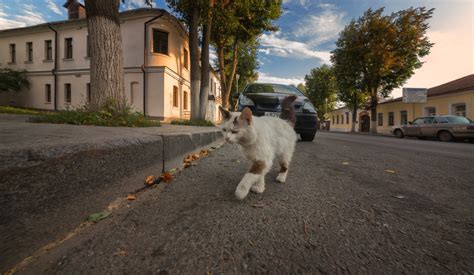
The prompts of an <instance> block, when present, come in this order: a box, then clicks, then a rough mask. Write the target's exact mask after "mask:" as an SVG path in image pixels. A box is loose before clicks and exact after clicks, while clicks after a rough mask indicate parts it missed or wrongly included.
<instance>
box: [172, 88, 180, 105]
mask: <svg viewBox="0 0 474 275" xmlns="http://www.w3.org/2000/svg"><path fill="white" fill-rule="evenodd" d="M172 106H173V108H179V89H178V86H174V85H173V105H172Z"/></svg>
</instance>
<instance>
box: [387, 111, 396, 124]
mask: <svg viewBox="0 0 474 275" xmlns="http://www.w3.org/2000/svg"><path fill="white" fill-rule="evenodd" d="M394 125H395V112H388V126H394Z"/></svg>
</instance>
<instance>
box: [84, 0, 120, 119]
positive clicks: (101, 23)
mask: <svg viewBox="0 0 474 275" xmlns="http://www.w3.org/2000/svg"><path fill="white" fill-rule="evenodd" d="M85 7H86V13H87V29H88V33H89V43H90V51H91V57H90V68H91V70H90V83H91V95H92V100H91V108H92V109H93V110H98V109H100V108H102V107H103V106H104V104H112V105H113V107H115V109H116V110H117V111H120V110H123V109H124V108H125V107H126V98H125V93H124V80H123V54H122V35H121V32H120V21H119V7H120V0H101V1H95V0H85Z"/></svg>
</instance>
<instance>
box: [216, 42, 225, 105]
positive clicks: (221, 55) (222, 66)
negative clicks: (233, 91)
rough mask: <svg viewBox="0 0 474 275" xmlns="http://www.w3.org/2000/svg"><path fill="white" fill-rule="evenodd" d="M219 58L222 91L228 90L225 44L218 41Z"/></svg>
mask: <svg viewBox="0 0 474 275" xmlns="http://www.w3.org/2000/svg"><path fill="white" fill-rule="evenodd" d="M217 59H218V61H219V74H220V77H221V91H224V93H225V91H227V79H226V75H225V61H224V46H223V45H222V44H220V43H217ZM222 105H224V108H225V104H224V101H222Z"/></svg>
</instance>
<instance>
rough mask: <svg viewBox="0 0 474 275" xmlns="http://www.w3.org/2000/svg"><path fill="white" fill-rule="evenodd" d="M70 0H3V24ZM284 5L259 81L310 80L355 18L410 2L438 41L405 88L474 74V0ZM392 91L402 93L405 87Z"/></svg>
mask: <svg viewBox="0 0 474 275" xmlns="http://www.w3.org/2000/svg"><path fill="white" fill-rule="evenodd" d="M65 2H66V0H22V1H18V0H0V29H9V28H16V27H23V26H28V25H35V24H40V23H44V22H50V21H57V20H64V19H66V18H67V14H66V11H65V9H64V8H63V7H62V5H63V4H64V3H65ZM81 2H83V1H81ZM142 6H144V0H125V1H124V4H122V7H121V9H122V10H128V9H134V8H139V7H142ZM154 6H155V7H159V8H164V9H167V10H169V9H168V7H167V6H166V4H165V3H164V0H155V1H154ZM282 6H283V14H282V16H281V17H280V18H279V19H278V20H277V21H276V22H275V24H276V25H277V26H278V27H279V30H278V31H277V32H272V33H264V34H263V35H262V36H261V37H260V38H259V41H260V44H261V46H260V48H259V50H258V60H259V63H260V66H259V68H258V73H259V80H258V81H259V82H276V83H285V84H295V85H297V84H299V83H304V77H305V75H306V74H309V72H310V70H311V69H312V68H317V67H319V66H321V65H323V64H329V65H330V60H329V59H330V51H331V50H333V49H334V48H335V41H336V40H337V38H338V35H339V32H340V31H341V30H342V29H343V28H344V26H345V25H346V24H347V23H348V22H349V21H350V20H351V19H353V18H358V17H359V16H361V15H362V14H363V12H364V11H365V10H367V9H368V8H372V9H378V8H381V7H385V12H386V13H387V14H388V13H391V12H395V11H399V10H402V9H406V8H409V7H421V6H424V7H427V8H435V11H434V14H433V17H432V18H431V19H430V20H429V24H430V28H429V30H428V32H427V35H428V37H429V40H430V41H431V42H433V43H435V45H434V46H433V47H432V48H431V53H430V54H429V55H428V56H426V57H425V58H423V59H422V60H423V61H424V62H425V63H424V65H423V66H422V67H421V68H420V69H418V70H416V71H415V74H414V75H413V76H412V77H411V78H410V79H409V80H408V81H407V82H406V83H405V84H404V85H403V87H416V88H431V87H434V86H437V85H440V84H443V83H446V82H448V81H451V80H455V79H457V78H460V77H463V76H466V75H468V74H473V73H474V0H411V1H409V0H332V1H331V0H326V1H324V0H283V5H282ZM214 56H215V55H214ZM392 96H393V97H398V96H401V88H400V89H395V90H394V91H393V92H392Z"/></svg>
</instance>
